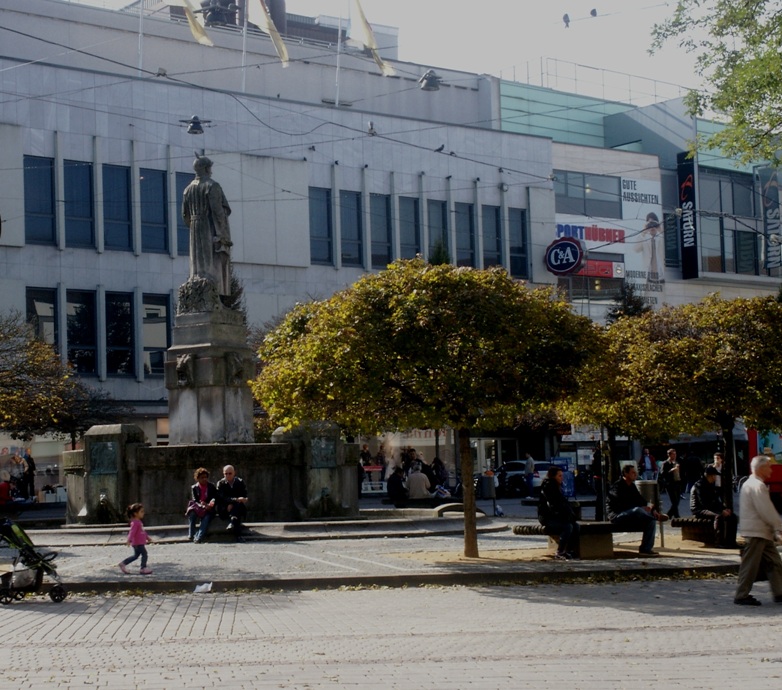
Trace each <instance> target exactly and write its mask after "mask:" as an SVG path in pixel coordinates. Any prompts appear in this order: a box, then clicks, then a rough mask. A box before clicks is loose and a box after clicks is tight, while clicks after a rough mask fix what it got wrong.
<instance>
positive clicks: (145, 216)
mask: <svg viewBox="0 0 782 690" xmlns="http://www.w3.org/2000/svg"><path fill="white" fill-rule="evenodd" d="M139 182H140V185H139V186H140V191H141V251H143V252H161V253H165V252H168V197H167V194H166V173H165V171H164V170H150V169H148V168H142V169H141V179H140V181H139Z"/></svg>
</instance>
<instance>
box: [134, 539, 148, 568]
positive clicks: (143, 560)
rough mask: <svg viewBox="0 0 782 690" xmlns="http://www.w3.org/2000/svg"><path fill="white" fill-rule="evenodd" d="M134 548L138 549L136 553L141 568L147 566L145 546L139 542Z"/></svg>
mask: <svg viewBox="0 0 782 690" xmlns="http://www.w3.org/2000/svg"><path fill="white" fill-rule="evenodd" d="M134 548H136V549H138V554H139V555H140V556H141V569H142V570H144V568H146V567H147V557H148V554H147V547H146V546H144V545H143V544H141V545H139V546H136V547H134Z"/></svg>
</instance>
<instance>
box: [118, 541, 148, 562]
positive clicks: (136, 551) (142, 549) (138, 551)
mask: <svg viewBox="0 0 782 690" xmlns="http://www.w3.org/2000/svg"><path fill="white" fill-rule="evenodd" d="M139 556H141V567H142V568H146V567H147V547H146V546H144V545H143V544H139V545H138V546H134V547H133V555H132V556H128V557H127V558H126V559H125V560H124V561H122V563H123V565H130V564H131V563H133V561H135V560H136V559H137V558H138V557H139Z"/></svg>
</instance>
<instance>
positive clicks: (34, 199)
mask: <svg viewBox="0 0 782 690" xmlns="http://www.w3.org/2000/svg"><path fill="white" fill-rule="evenodd" d="M24 237H25V242H28V243H30V244H56V242H57V235H56V224H55V214H54V159H53V158H40V157H37V156H25V157H24Z"/></svg>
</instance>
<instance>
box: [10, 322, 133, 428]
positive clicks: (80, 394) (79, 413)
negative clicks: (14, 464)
mask: <svg viewBox="0 0 782 690" xmlns="http://www.w3.org/2000/svg"><path fill="white" fill-rule="evenodd" d="M129 412H130V410H129V409H128V408H126V407H125V406H124V405H120V404H117V403H116V402H115V401H114V400H112V398H111V396H110V395H109V394H108V393H106V392H105V391H100V390H97V389H94V388H91V387H90V386H87V385H85V384H83V383H82V382H80V381H79V380H78V379H76V378H75V377H74V376H73V375H72V372H71V371H70V369H69V368H68V367H65V366H63V364H62V361H61V359H60V356H59V354H57V352H56V351H55V349H54V348H53V347H52V346H51V345H48V344H47V343H44V342H43V341H41V340H39V339H38V338H36V337H35V334H34V332H33V329H32V328H31V326H30V325H29V324H28V323H27V322H25V320H24V318H23V317H22V315H21V314H19V313H16V312H13V313H10V314H6V315H0V429H3V430H5V431H7V432H9V433H10V434H11V435H12V436H14V437H16V438H30V437H32V436H33V435H35V434H44V433H54V434H61V435H66V436H69V437H70V438H71V440H72V441H74V440H75V439H76V437H77V436H79V435H81V434H82V433H84V431H86V430H87V429H89V427H90V426H92V425H94V424H108V423H112V422H116V421H118V420H119V419H120V418H121V417H122V416H125V415H127V414H128V413H129Z"/></svg>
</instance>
